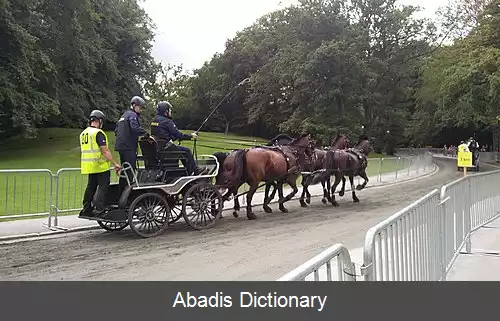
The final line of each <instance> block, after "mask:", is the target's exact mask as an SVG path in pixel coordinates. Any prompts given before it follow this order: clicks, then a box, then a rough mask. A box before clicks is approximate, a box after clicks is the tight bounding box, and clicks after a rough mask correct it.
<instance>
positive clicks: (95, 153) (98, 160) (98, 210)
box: [80, 110, 120, 216]
mask: <svg viewBox="0 0 500 321" xmlns="http://www.w3.org/2000/svg"><path fill="white" fill-rule="evenodd" d="M104 118H105V116H104V113H103V112H102V111H100V110H93V111H92V112H91V113H90V117H89V126H88V127H87V128H86V129H85V130H84V131H83V132H82V133H81V134H80V148H81V153H82V156H81V173H82V174H83V175H86V174H88V183H87V188H86V189H85V194H84V196H83V209H82V211H81V212H80V216H97V215H100V214H102V213H103V212H104V206H105V205H104V200H105V197H106V193H107V192H108V190H109V183H110V172H109V168H110V167H111V163H113V165H114V167H115V171H116V172H117V173H118V171H119V170H120V165H119V164H118V163H117V162H116V161H115V160H114V159H113V156H112V155H111V152H110V151H109V148H108V137H107V135H106V133H105V132H104V131H103V130H102V126H103V123H104ZM98 187H99V190H98V193H97V195H96V198H95V202H94V208H92V199H93V198H94V194H95V193H96V191H97V188H98Z"/></svg>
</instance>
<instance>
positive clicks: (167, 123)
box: [151, 101, 206, 175]
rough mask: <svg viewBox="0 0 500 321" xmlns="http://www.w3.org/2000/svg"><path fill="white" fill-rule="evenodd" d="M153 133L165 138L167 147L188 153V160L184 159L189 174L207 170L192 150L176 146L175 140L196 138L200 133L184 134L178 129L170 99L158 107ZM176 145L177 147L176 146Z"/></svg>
mask: <svg viewBox="0 0 500 321" xmlns="http://www.w3.org/2000/svg"><path fill="white" fill-rule="evenodd" d="M151 135H152V136H154V137H157V138H159V139H162V140H165V141H166V142H167V144H166V145H165V148H166V149H169V148H172V149H174V148H175V149H176V150H180V151H183V152H185V153H186V156H187V162H186V160H185V159H183V160H182V162H183V164H184V166H185V167H186V169H187V171H188V174H189V175H201V174H203V173H204V172H205V170H206V168H202V167H197V166H196V162H195V160H194V157H193V153H192V152H191V150H190V149H189V148H187V147H185V146H175V145H174V144H173V141H174V140H191V139H196V138H197V137H198V135H197V134H196V133H192V134H191V135H187V134H183V133H182V132H180V131H179V130H178V129H177V126H176V125H175V123H174V121H173V120H172V105H171V104H170V103H169V102H168V101H161V102H159V103H158V106H157V107H156V117H155V118H154V120H153V121H152V122H151ZM174 146H175V147H174Z"/></svg>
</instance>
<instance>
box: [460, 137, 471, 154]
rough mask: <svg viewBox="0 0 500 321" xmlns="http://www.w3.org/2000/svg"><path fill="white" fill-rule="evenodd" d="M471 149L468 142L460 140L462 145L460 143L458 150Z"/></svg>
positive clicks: (465, 150)
mask: <svg viewBox="0 0 500 321" xmlns="http://www.w3.org/2000/svg"><path fill="white" fill-rule="evenodd" d="M468 151H469V147H468V146H467V144H466V143H465V141H463V140H462V141H461V142H460V145H458V152H459V153H460V152H468Z"/></svg>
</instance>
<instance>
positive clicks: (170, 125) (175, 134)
mask: <svg viewBox="0 0 500 321" xmlns="http://www.w3.org/2000/svg"><path fill="white" fill-rule="evenodd" d="M164 126H166V128H167V130H168V132H169V133H170V137H172V138H173V139H174V140H176V139H178V140H191V138H192V137H193V136H192V135H186V134H183V133H182V132H181V131H179V130H178V129H177V126H175V124H174V122H172V121H166V122H165V124H164Z"/></svg>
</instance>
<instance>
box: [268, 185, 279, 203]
mask: <svg viewBox="0 0 500 321" xmlns="http://www.w3.org/2000/svg"><path fill="white" fill-rule="evenodd" d="M269 184H271V186H272V187H273V192H272V193H271V195H270V196H269V203H271V201H272V200H273V199H274V196H276V191H277V190H278V187H277V185H276V182H272V183H269Z"/></svg>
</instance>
